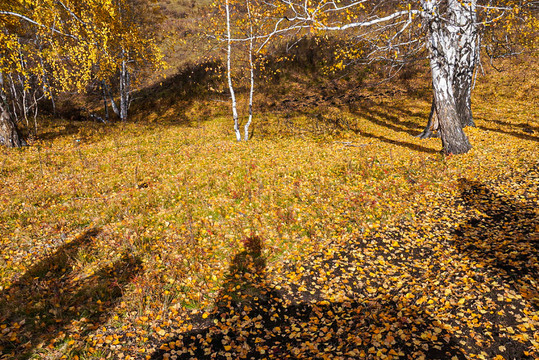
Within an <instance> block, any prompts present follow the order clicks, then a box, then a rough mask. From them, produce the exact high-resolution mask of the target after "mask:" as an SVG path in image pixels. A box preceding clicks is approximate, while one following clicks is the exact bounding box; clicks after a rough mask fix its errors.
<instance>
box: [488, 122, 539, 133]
mask: <svg viewBox="0 0 539 360" xmlns="http://www.w3.org/2000/svg"><path fill="white" fill-rule="evenodd" d="M483 120H485V119H483ZM485 121H487V120H485ZM488 122H491V123H495V124H498V125H503V126H509V127H517V128H520V129H522V130H523V131H525V132H528V133H535V132H539V127H538V126H532V125H530V124H523V123H519V124H513V123H510V122H507V121H503V120H496V119H491V120H488Z"/></svg>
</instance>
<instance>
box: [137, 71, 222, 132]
mask: <svg viewBox="0 0 539 360" xmlns="http://www.w3.org/2000/svg"><path fill="white" fill-rule="evenodd" d="M220 67H221V63H220V62H218V61H206V62H203V63H195V64H188V65H185V66H184V67H182V68H180V69H178V73H177V74H175V75H172V76H170V77H168V78H167V79H165V80H163V81H162V82H160V83H157V84H154V85H152V86H149V87H146V88H143V89H141V90H139V91H138V92H136V93H135V94H133V99H134V101H133V104H132V107H131V109H130V112H131V113H133V114H135V113H137V114H138V115H140V114H143V115H144V114H146V113H148V112H151V113H155V114H156V116H157V117H158V118H162V119H165V120H166V122H167V123H170V124H174V125H190V123H191V121H192V120H193V119H189V116H187V114H186V112H187V110H188V109H189V108H190V107H191V105H192V104H193V101H194V100H195V99H201V98H206V99H208V98H210V97H212V96H213V97H216V98H220V97H222V96H221V95H222V94H219V93H215V91H214V90H210V89H212V87H218V86H217V83H218V81H219V80H218V76H217V75H218V72H219V68H220ZM171 110H172V111H171ZM199 115H200V118H199V119H196V120H197V121H201V120H204V119H203V117H204V115H206V114H203V113H202V114H199Z"/></svg>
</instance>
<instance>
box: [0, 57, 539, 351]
mask: <svg viewBox="0 0 539 360" xmlns="http://www.w3.org/2000/svg"><path fill="white" fill-rule="evenodd" d="M520 66H522V67H523V68H524V69H526V70H525V71H522V72H515V71H510V72H506V73H501V74H497V73H495V72H491V73H487V75H485V76H484V77H480V80H479V82H478V84H477V87H476V89H475V92H474V99H473V110H474V114H475V120H476V124H477V127H475V128H466V129H465V131H466V133H467V135H468V136H469V138H470V141H471V143H472V145H473V149H472V150H471V151H470V152H469V153H468V154H465V155H462V156H442V155H441V154H440V152H439V150H440V148H441V144H440V140H439V139H429V140H420V139H418V138H416V137H414V135H417V134H419V133H420V132H421V131H422V127H423V126H424V124H425V121H426V120H425V119H426V118H427V116H428V112H429V110H430V103H429V101H430V97H429V96H428V93H429V91H428V88H425V89H426V90H425V89H423V90H421V89H419V90H421V91H419V90H418V89H417V88H414V89H407V88H406V87H403V88H402V89H401V90H398V91H397V90H394V91H386V90H383V91H382V90H376V89H375V90H374V91H371V92H369V93H367V92H365V93H361V92H359V91H357V92H354V91H353V89H352V88H339V86H341V85H342V84H339V83H333V84H337V87H335V88H334V89H333V90H331V91H329V90H328V86H329V85H328V84H321V85H320V89H321V90H320V91H319V92H316V91H315V90H313V89H314V88H316V87H315V86H313V84H308V83H307V84H304V85H303V86H304V87H301V86H300V85H297V84H298V82H295V83H294V84H296V85H294V86H296V88H289V89H287V90H286V91H285V93H283V94H280V93H275V92H274V93H272V94H270V95H268V96H266V97H264V99H259V101H261V102H262V101H264V108H265V109H266V110H265V111H264V112H262V113H261V114H260V115H257V117H256V118H255V125H254V137H253V139H252V140H251V141H249V142H242V143H237V142H235V141H233V131H232V126H231V123H230V117H229V115H228V114H227V111H228V110H227V109H226V107H225V106H226V104H223V103H222V102H221V100H222V97H224V95H223V94H222V92H219V91H215V92H214V93H210V94H205V95H204V98H203V99H200V98H197V97H195V96H193V97H189V96H188V95H189V92H188V91H187V90H186V86H187V85H186V84H189V82H188V81H187V80H186V82H184V83H183V85H181V84H179V85H178V82H176V83H173V82H170V83H165V84H164V85H163V86H162V87H161V88H159V87H156V88H154V89H150V90H148V93H147V94H146V95H145V96H148V97H147V98H144V99H143V101H142V102H140V103H139V104H138V105H137V104H135V106H134V111H137V109H138V111H139V112H140V111H142V110H144V107H146V108H147V109H148V112H147V113H144V115H140V114H143V113H140V114H139V115H138V117H137V116H135V119H136V120H137V121H136V122H130V123H124V124H118V123H112V124H97V123H92V122H88V121H86V122H77V121H67V120H51V121H49V122H48V123H47V124H46V125H45V126H43V127H42V128H41V129H40V134H39V137H38V138H37V139H34V140H33V141H32V142H31V144H30V145H31V146H28V147H25V148H22V149H16V150H8V149H2V150H1V152H0V181H1V184H2V185H1V192H0V242H1V247H0V354H1V355H0V358H1V359H25V358H34V359H60V358H66V359H101V358H111V359H189V358H193V359H210V358H217V359H240V358H247V359H249V358H252V359H263V358H268V359H269V358H271V359H309V358H313V359H355V358H367V359H399V358H402V359H422V358H423V359H537V358H539V351H538V349H539V293H538V283H537V282H538V279H539V261H538V255H537V254H538V251H539V213H538V211H539V191H538V190H539V154H538V153H539V152H538V151H537V149H538V142H539V109H538V108H537V107H536V106H533V103H534V100H536V99H537V98H538V96H539V94H538V93H537V87H536V85H534V82H533V79H535V78H536V74H537V72H538V69H537V62H536V61H535V62H533V61H532V62H530V63H529V64H520ZM191 73H193V72H191ZM179 76H180V77H179V78H175V79H174V80H176V81H180V80H182V78H181V74H180V75H179ZM201 76H203V75H201ZM184 77H185V76H184ZM184 80H185V79H184ZM180 83H181V81H180ZM167 84H168V85H170V86H172V84H175V85H174V86H176V87H174V88H170V87H167ZM342 86H344V85H342ZM350 86H352V85H350ZM388 86H389V85H388ZM323 87H325V88H323ZM339 89H340V90H339ZM211 91H213V90H211ZM339 91H341V92H342V93H343V94H341V95H339ZM365 91H366V90H365ZM152 94H153V95H152ZM298 94H301V96H300V95H298ZM425 94H427V95H426V96H425ZM151 95H152V96H153V98H152V97H151ZM167 96H168V98H167ZM279 96H280V97H279ZM173 98H176V100H175V101H173ZM178 99H179V100H178ZM301 100H305V101H307V102H308V101H311V103H309V105H308V106H304V105H301V103H302V101H301ZM294 104H295V105H294ZM268 109H269V110H268Z"/></svg>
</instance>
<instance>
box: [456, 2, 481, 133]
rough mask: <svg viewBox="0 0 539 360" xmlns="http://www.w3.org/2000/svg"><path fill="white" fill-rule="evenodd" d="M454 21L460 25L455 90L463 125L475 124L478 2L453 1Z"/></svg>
mask: <svg viewBox="0 0 539 360" xmlns="http://www.w3.org/2000/svg"><path fill="white" fill-rule="evenodd" d="M450 4H451V6H452V9H451V10H452V14H453V21H454V22H455V24H456V26H458V27H459V29H460V32H459V34H458V37H459V39H458V51H459V56H458V59H457V65H456V66H457V71H456V74H455V80H454V91H455V97H456V101H457V110H458V112H459V116H460V117H461V125H462V127H465V126H474V122H473V115H472V107H471V104H472V100H471V97H472V83H473V75H474V70H475V64H476V62H477V56H478V53H477V41H478V32H477V4H476V0H471V1H470V0H468V1H463V2H459V1H452V2H451V3H450Z"/></svg>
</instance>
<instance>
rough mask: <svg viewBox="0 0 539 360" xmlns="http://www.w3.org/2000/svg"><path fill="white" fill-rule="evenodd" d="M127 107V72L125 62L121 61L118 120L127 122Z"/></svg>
mask: <svg viewBox="0 0 539 360" xmlns="http://www.w3.org/2000/svg"><path fill="white" fill-rule="evenodd" d="M128 106H129V72H128V70H127V65H126V61H125V60H124V61H122V68H121V70H120V119H121V120H122V121H127V109H128Z"/></svg>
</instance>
